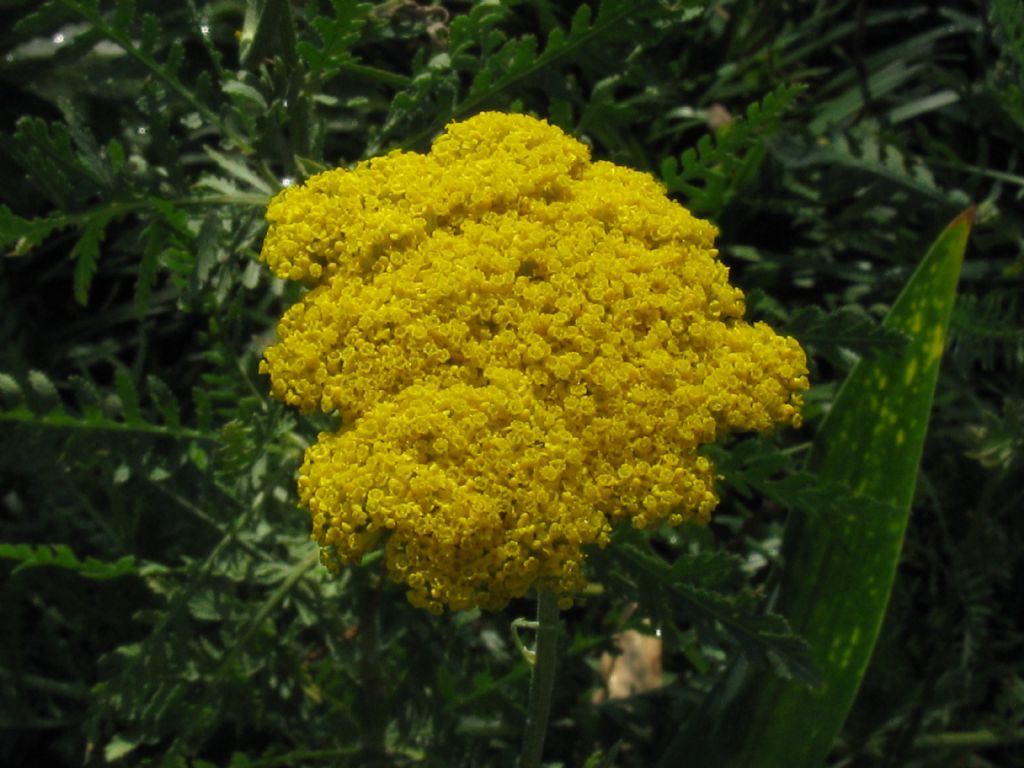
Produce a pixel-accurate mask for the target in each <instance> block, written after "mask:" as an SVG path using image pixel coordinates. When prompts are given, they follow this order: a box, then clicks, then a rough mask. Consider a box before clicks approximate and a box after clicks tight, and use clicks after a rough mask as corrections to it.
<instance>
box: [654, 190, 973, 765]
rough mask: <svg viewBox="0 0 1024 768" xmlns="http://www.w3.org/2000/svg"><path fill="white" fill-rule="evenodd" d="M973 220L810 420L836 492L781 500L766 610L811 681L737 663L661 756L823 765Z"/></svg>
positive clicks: (866, 654)
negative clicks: (887, 342)
mask: <svg viewBox="0 0 1024 768" xmlns="http://www.w3.org/2000/svg"><path fill="white" fill-rule="evenodd" d="M972 221H973V209H970V210H968V211H965V212H964V213H963V214H961V215H960V216H958V217H957V218H956V219H955V220H954V221H953V222H952V223H951V224H950V225H949V226H948V227H947V228H946V230H945V231H944V232H943V233H942V234H941V235H940V236H939V238H938V239H937V240H936V241H935V243H934V244H933V245H932V247H931V249H930V250H929V251H928V253H927V255H926V256H925V258H924V260H923V261H922V263H921V264H920V266H919V267H918V268H917V270H916V271H915V272H914V274H913V276H912V277H911V278H910V281H909V282H908V283H907V285H906V287H905V288H904V289H903V292H902V293H901V294H900V296H899V298H898V299H897V300H896V303H895V304H894V305H893V307H892V309H891V310H890V312H889V314H888V316H887V317H886V320H885V326H886V327H888V328H891V329H893V330H896V331H900V332H902V333H904V334H906V335H907V336H908V337H909V339H910V341H909V343H908V344H907V345H905V346H903V347H901V348H900V349H899V351H898V352H895V353H889V354H881V355H877V356H874V357H872V358H869V359H864V360H862V361H861V362H860V363H859V364H858V365H857V367H856V368H854V370H853V371H852V372H851V373H850V375H849V377H848V378H847V380H846V382H845V383H844V384H843V387H842V389H841V390H840V392H839V394H838V396H837V398H836V401H835V403H834V404H833V406H832V408H831V410H830V411H829V413H828V415H827V417H826V419H825V421H824V422H823V423H822V425H821V428H820V430H819V432H818V435H817V436H816V439H815V445H814V449H813V451H812V455H811V457H810V459H809V461H808V469H809V470H811V471H812V472H813V473H815V474H816V475H817V477H818V481H819V482H820V483H821V484H822V485H823V486H825V487H829V488H833V489H835V488H841V489H843V492H844V493H845V496H846V498H844V499H842V503H840V504H836V505H834V509H832V510H830V511H828V512H823V513H821V514H811V513H809V512H808V510H791V511H790V515H789V518H788V520H787V524H786V534H785V539H784V543H783V549H782V570H781V572H780V575H779V580H778V585H777V588H776V590H775V592H774V610H776V611H778V612H779V613H781V614H782V615H783V616H785V617H786V619H787V620H788V621H789V623H790V625H791V626H792V628H793V629H794V630H795V631H796V632H797V633H798V634H800V635H802V636H803V637H804V638H805V639H806V640H807V642H808V643H809V644H810V647H811V652H812V656H813V659H814V661H815V663H816V664H817V666H818V670H819V672H820V673H821V678H822V681H823V682H822V684H821V685H820V686H818V687H817V688H813V689H812V688H807V687H805V686H802V685H800V684H799V683H795V682H791V681H788V680H783V679H781V678H779V677H777V676H775V675H773V674H772V673H771V672H769V671H766V670H763V669H755V668H753V667H751V666H750V665H749V664H747V663H746V662H743V661H741V662H739V663H738V664H737V665H735V666H734V667H733V668H732V669H731V670H730V671H729V673H728V674H727V675H726V677H725V678H724V679H723V681H722V682H721V684H720V685H719V686H717V687H716V689H715V691H714V692H713V693H712V695H711V697H710V701H709V702H708V704H707V706H705V707H704V708H702V710H701V711H700V712H699V713H698V714H697V715H696V716H695V717H694V718H693V719H692V721H691V722H690V723H688V725H687V726H686V728H685V729H684V730H683V731H682V732H681V733H680V734H679V737H678V738H677V739H676V740H675V741H674V742H673V744H672V745H671V747H670V749H669V752H668V753H667V754H666V755H665V758H664V760H663V761H662V763H661V764H662V765H666V766H667V765H728V766H734V767H737V768H739V767H746V766H751V767H752V766H757V768H773V766H779V767H780V768H781V767H783V766H784V767H785V768H801V767H805V768H817V767H818V766H821V765H822V764H823V763H824V762H825V759H826V757H827V755H828V752H829V749H830V748H831V746H832V744H833V742H834V740H835V738H836V735H837V734H838V733H839V730H840V728H841V727H842V724H843V721H844V720H845V719H846V715H847V712H848V711H849V709H850V707H851V705H852V704H853V700H854V698H855V696H856V694H857V689H858V688H859V686H860V683H861V680H862V678H863V677H864V673H865V671H866V669H867V666H868V662H869V661H870V658H871V653H872V651H873V649H874V646H875V641H876V639H877V637H878V633H879V630H880V628H881V625H882V619H883V618H884V616H885V611H886V607H887V605H888V601H889V594H890V591H891V589H892V584H893V580H894V578H895V575H896V567H897V565H898V563H899V558H900V552H901V549H902V545H903V535H904V532H905V531H906V526H907V520H908V517H909V514H910V506H911V502H912V500H913V496H914V487H915V485H916V482H917V473H918V465H919V464H920V460H921V453H922V449H923V445H924V439H925V433H926V431H927V427H928V418H929V413H930V411H931V407H932V398H933V395H934V392H935V384H936V381H937V378H938V372H939V363H940V361H941V358H942V352H943V348H944V346H945V340H946V333H947V330H948V327H949V318H950V315H951V313H952V308H953V302H954V298H955V295H956V285H957V281H958V279H959V275H960V266H961V264H962V262H963V255H964V250H965V247H966V245H967V238H968V235H969V234H970V230H971V224H972ZM837 510H838V511H837Z"/></svg>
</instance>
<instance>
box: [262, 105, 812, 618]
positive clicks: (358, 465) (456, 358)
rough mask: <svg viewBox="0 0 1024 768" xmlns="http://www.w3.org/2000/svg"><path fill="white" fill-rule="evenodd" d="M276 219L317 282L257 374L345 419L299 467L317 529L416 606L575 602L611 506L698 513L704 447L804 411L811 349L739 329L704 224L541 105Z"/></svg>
mask: <svg viewBox="0 0 1024 768" xmlns="http://www.w3.org/2000/svg"><path fill="white" fill-rule="evenodd" d="M267 218H268V220H269V221H270V230H269V233H268V235H267V238H266V242H265V243H264V246H263V254H262V255H263V259H264V260H265V261H266V262H267V264H268V265H269V266H270V268H271V269H272V270H273V271H274V272H275V274H277V275H279V276H280V277H283V278H287V279H291V280H300V281H304V282H305V283H306V284H307V285H309V286H310V290H309V291H308V292H307V293H306V295H305V297H304V298H303V300H302V301H301V302H300V303H298V304H296V305H295V306H293V307H291V308H290V309H289V310H288V311H287V312H286V313H285V315H284V317H283V318H282V320H281V322H280V325H279V327H278V337H279V341H278V343H277V344H275V345H274V346H272V347H270V348H269V349H267V350H266V353H265V359H264V361H263V362H262V364H261V371H262V372H264V373H268V374H269V375H270V379H271V386H272V389H273V392H274V394H275V395H276V396H277V397H279V398H280V399H281V400H283V401H285V402H286V403H290V404H292V405H295V406H297V407H299V408H300V409H301V410H302V411H303V412H310V411H314V410H321V411H324V412H326V413H333V412H338V413H339V414H340V415H341V419H342V424H341V427H340V429H339V430H338V431H337V432H334V433H326V432H325V433H323V434H321V435H320V437H319V440H318V442H317V443H316V444H315V445H313V446H312V447H311V448H310V449H309V450H308V451H307V454H306V459H305V462H304V464H303V466H302V469H301V471H300V477H299V495H300V500H301V503H302V504H303V505H306V506H308V507H309V509H310V512H311V514H312V518H313V538H314V539H315V540H316V541H317V542H318V543H319V545H320V547H321V554H322V559H323V561H324V563H325V564H326V565H327V566H328V567H329V568H331V569H332V570H333V569H336V568H338V567H340V566H341V565H342V564H344V563H350V562H353V561H355V560H358V559H359V558H360V557H361V556H362V555H363V554H364V553H366V552H367V551H369V550H371V549H373V548H376V547H379V546H382V547H384V549H385V552H386V560H387V567H388V569H389V571H390V573H391V575H392V576H393V577H394V578H395V579H397V580H398V581H400V582H403V583H404V584H405V585H406V586H407V587H408V590H409V592H408V594H409V599H410V600H411V601H412V602H413V603H414V604H415V605H418V606H422V607H425V608H428V609H430V610H432V611H435V612H439V611H441V610H442V609H443V608H444V607H445V606H447V607H450V608H455V609H460V608H468V607H471V606H482V607H486V608H498V607H501V606H503V605H504V604H505V603H506V602H507V601H508V600H509V599H510V598H513V597H518V596H522V595H524V594H525V593H526V592H528V591H529V590H530V589H533V588H538V589H552V590H555V591H556V592H558V593H560V594H562V595H569V594H571V593H572V592H574V591H577V590H578V589H579V588H580V587H581V586H582V585H583V584H584V576H583V554H582V547H583V546H584V545H592V544H596V545H598V546H604V545H605V544H606V543H607V542H608V539H609V534H610V532H611V526H612V524H613V523H614V522H615V521H616V520H620V519H628V520H630V521H631V522H632V524H633V525H634V526H636V527H638V528H648V527H650V526H655V525H658V524H660V523H662V522H667V523H668V524H670V525H677V524H679V523H681V522H683V521H684V520H688V519H698V520H702V521H704V520H707V519H708V518H709V516H710V513H711V510H712V509H713V508H714V506H715V504H716V503H717V497H716V495H715V491H714V488H713V481H714V477H715V474H714V467H713V466H712V465H711V463H710V461H708V459H707V458H705V457H703V456H700V455H698V448H699V447H700V446H701V445H702V444H704V443H708V442H711V441H713V440H715V439H716V437H718V436H720V435H722V434H724V433H725V432H727V431H728V430H733V429H735V430H765V429H768V428H770V427H771V426H772V425H774V424H777V423H791V424H798V423H799V407H800V396H799V392H800V390H802V389H805V388H806V387H807V378H806V377H807V368H806V359H805V356H804V353H803V350H801V348H800V346H799V345H798V344H797V343H796V341H794V340H793V339H791V338H783V337H780V336H778V335H776V334H775V333H774V332H773V331H772V330H771V328H769V327H768V326H766V325H764V324H762V323H757V324H754V325H750V324H748V323H746V322H744V321H743V319H742V318H743V312H744V304H743V294H742V293H741V292H740V291H739V290H737V289H736V288H733V287H731V286H730V285H729V283H728V270H727V269H726V267H724V266H723V265H722V264H721V263H720V262H719V261H718V260H717V252H716V251H715V249H714V237H715V235H716V230H715V228H714V227H713V226H712V225H711V224H709V223H708V222H706V221H701V220H700V219H696V218H694V217H693V216H692V215H691V214H690V213H689V212H688V211H686V210H685V209H684V208H682V207H681V206H679V205H678V204H677V203H674V202H672V201H671V200H669V199H668V198H667V197H666V195H665V193H664V190H663V189H662V188H661V186H660V185H659V184H658V183H657V182H656V181H655V180H654V179H653V178H652V177H650V176H648V175H646V174H643V173H638V172H635V171H632V170H628V169H625V168H621V167H618V166H615V165H612V164H611V163H607V162H591V160H590V155H589V152H588V150H587V148H586V147H585V146H584V145H583V144H581V143H579V142H578V141H576V140H574V139H572V138H570V137H569V136H567V135H566V134H564V133H563V132H562V131H561V130H559V129H557V128H555V127H552V126H550V125H548V124H547V123H545V122H543V121H540V120H536V119H533V118H530V117H526V116H522V115H507V114H499V113H485V114H481V115H478V116H476V117H474V118H471V119H469V120H466V121H464V122H460V123H453V124H451V125H449V126H448V128H447V130H446V132H445V133H444V134H443V135H442V136H441V137H439V138H438V139H437V140H436V141H435V142H434V144H433V146H432V148H431V150H430V152H429V153H428V154H426V155H421V154H414V153H406V152H394V153H392V154H390V155H388V156H386V157H381V158H376V159H373V160H370V161H368V162H364V163H360V164H359V165H357V166H356V167H355V168H354V169H353V170H344V169H338V170H333V171H328V172H326V173H322V174H320V175H318V176H315V177H313V178H311V179H309V180H308V181H307V182H306V183H305V184H304V185H303V186H299V187H292V188H289V189H286V190H285V191H283V192H282V193H281V194H279V195H278V196H277V197H275V198H274V200H273V201H272V202H271V204H270V207H269V209H268V211H267Z"/></svg>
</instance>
